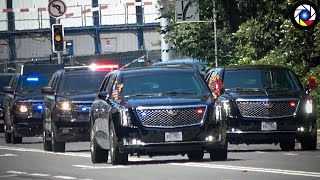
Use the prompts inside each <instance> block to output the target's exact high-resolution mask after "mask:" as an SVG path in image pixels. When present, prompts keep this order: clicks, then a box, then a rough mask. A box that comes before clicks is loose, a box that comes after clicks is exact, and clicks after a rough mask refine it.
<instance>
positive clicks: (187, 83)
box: [90, 67, 227, 164]
mask: <svg viewBox="0 0 320 180" xmlns="http://www.w3.org/2000/svg"><path fill="white" fill-rule="evenodd" d="M221 111H222V109H221V105H220V106H219V105H218V104H217V106H216V108H214V106H213V101H212V94H211V92H210V90H209V88H208V87H207V86H206V84H205V81H204V80H203V79H202V78H201V76H200V74H199V73H198V72H197V71H196V70H194V69H191V68H184V67H181V68H170V67H148V68H141V69H139V68H138V69H127V70H118V71H113V72H111V73H110V74H109V75H108V76H106V78H105V79H104V81H103V83H102V85H101V87H100V91H99V94H98V96H97V98H96V100H95V102H94V103H93V104H92V106H91V109H90V125H91V126H90V136H91V142H90V146H91V148H90V149H91V160H92V162H93V163H100V162H107V161H108V154H109V153H110V157H111V163H112V164H125V163H127V162H128V154H130V155H137V156H138V157H139V156H140V155H149V156H151V157H152V156H156V155H178V154H183V155H184V154H187V155H188V157H189V159H190V160H201V159H202V158H203V156H204V151H207V152H209V153H210V157H211V159H212V160H226V159H227V142H226V122H225V121H223V120H222V117H221V116H220V115H221V114H222V113H221Z"/></svg>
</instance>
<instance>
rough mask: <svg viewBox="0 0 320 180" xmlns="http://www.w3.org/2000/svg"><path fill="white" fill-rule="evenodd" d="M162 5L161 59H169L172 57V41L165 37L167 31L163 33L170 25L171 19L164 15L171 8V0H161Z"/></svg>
mask: <svg viewBox="0 0 320 180" xmlns="http://www.w3.org/2000/svg"><path fill="white" fill-rule="evenodd" d="M160 2H162V7H161V8H160V13H161V14H160V17H161V19H160V26H161V31H162V32H161V60H162V61H169V60H170V59H171V58H172V50H171V42H170V41H168V40H166V39H165V36H166V34H167V33H163V32H165V31H167V28H168V26H169V19H168V18H166V17H163V16H164V15H166V14H167V13H168V10H169V0H161V1H160Z"/></svg>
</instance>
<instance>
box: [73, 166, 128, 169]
mask: <svg viewBox="0 0 320 180" xmlns="http://www.w3.org/2000/svg"><path fill="white" fill-rule="evenodd" d="M72 166H73V167H76V168H81V169H117V168H129V166H120V165H118V166H112V165H111V166H88V165H72Z"/></svg>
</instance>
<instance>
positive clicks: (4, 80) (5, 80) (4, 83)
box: [0, 76, 12, 90]
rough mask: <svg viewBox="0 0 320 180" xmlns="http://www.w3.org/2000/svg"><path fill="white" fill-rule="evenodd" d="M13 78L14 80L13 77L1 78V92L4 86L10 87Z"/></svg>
mask: <svg viewBox="0 0 320 180" xmlns="http://www.w3.org/2000/svg"><path fill="white" fill-rule="evenodd" d="M11 78H12V76H0V89H1V90H2V88H3V87H4V86H8V85H9V83H10V80H11Z"/></svg>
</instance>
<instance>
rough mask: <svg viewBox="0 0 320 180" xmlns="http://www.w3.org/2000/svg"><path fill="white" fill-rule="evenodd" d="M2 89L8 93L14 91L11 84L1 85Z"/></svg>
mask: <svg viewBox="0 0 320 180" xmlns="http://www.w3.org/2000/svg"><path fill="white" fill-rule="evenodd" d="M2 91H3V92H5V93H9V94H13V93H14V90H13V89H11V86H5V87H3V89H2Z"/></svg>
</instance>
